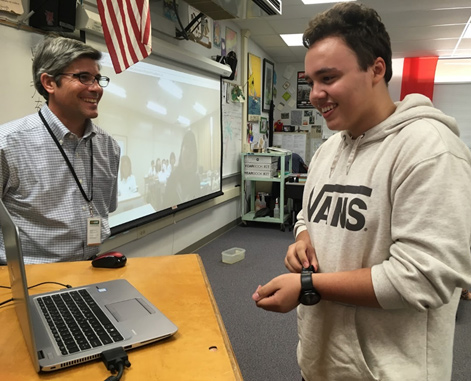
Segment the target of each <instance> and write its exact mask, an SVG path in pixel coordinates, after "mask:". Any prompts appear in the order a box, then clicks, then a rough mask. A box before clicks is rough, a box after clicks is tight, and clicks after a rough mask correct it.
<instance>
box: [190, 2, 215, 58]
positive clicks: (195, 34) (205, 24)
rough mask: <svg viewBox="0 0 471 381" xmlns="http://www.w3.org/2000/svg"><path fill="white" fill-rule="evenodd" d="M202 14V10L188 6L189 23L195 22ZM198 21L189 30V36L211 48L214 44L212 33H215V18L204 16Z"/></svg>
mask: <svg viewBox="0 0 471 381" xmlns="http://www.w3.org/2000/svg"><path fill="white" fill-rule="evenodd" d="M199 14H200V11H199V10H197V9H196V8H194V7H192V6H191V5H189V6H188V25H189V24H191V22H193V20H194V19H196V18H197V17H198V16H199ZM200 20H201V21H197V22H196V23H195V25H194V27H192V28H191V29H190V30H189V31H188V34H189V37H190V39H191V40H193V41H195V42H197V43H198V44H200V45H203V46H204V47H206V48H208V49H210V48H211V46H212V40H213V37H212V34H213V20H212V19H210V18H209V17H207V16H204V17H202V18H201V19H200Z"/></svg>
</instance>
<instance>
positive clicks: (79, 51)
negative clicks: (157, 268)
mask: <svg viewBox="0 0 471 381" xmlns="http://www.w3.org/2000/svg"><path fill="white" fill-rule="evenodd" d="M83 57H86V58H91V59H93V60H95V61H99V60H100V59H101V52H100V51H99V50H97V49H95V48H93V47H91V46H89V45H86V44H84V43H83V42H81V41H78V40H74V39H71V38H66V37H58V36H46V37H45V38H44V40H43V41H42V42H41V43H39V44H38V45H37V47H36V49H35V51H34V59H33V82H34V87H35V88H36V90H37V91H38V92H39V94H41V95H42V96H43V97H44V98H45V99H46V100H49V93H48V92H47V91H46V89H44V87H43V85H42V84H41V74H43V73H47V74H49V75H50V76H52V77H54V80H55V81H56V82H57V85H58V86H60V75H59V73H62V72H63V71H64V70H65V69H66V68H67V67H68V66H69V65H70V64H71V63H72V62H73V61H75V60H76V59H77V58H83Z"/></svg>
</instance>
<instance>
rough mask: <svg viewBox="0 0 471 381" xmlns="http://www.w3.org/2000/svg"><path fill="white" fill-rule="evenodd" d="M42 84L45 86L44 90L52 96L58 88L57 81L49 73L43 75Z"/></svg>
mask: <svg viewBox="0 0 471 381" xmlns="http://www.w3.org/2000/svg"><path fill="white" fill-rule="evenodd" d="M40 80H41V84H42V85H43V87H44V89H45V90H46V91H47V92H48V93H49V94H52V93H54V90H55V88H56V87H57V84H56V81H55V80H54V78H53V77H52V76H51V75H49V74H47V73H42V74H41V77H40Z"/></svg>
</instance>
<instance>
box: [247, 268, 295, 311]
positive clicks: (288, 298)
mask: <svg viewBox="0 0 471 381" xmlns="http://www.w3.org/2000/svg"><path fill="white" fill-rule="evenodd" d="M300 292H301V279H300V275H299V274H283V275H280V276H278V277H276V278H274V279H272V280H271V281H270V282H268V283H267V284H266V285H264V286H258V288H257V290H256V291H255V293H254V294H253V295H252V299H253V300H255V302H256V304H257V307H260V308H263V309H264V310H267V311H274V312H289V311H291V310H292V309H294V308H296V307H297V306H298V304H299V302H298V298H299V294H300Z"/></svg>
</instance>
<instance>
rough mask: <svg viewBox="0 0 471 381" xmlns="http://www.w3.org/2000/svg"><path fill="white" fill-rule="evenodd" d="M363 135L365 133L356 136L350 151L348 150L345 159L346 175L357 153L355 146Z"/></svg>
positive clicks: (356, 146)
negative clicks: (348, 154)
mask: <svg viewBox="0 0 471 381" xmlns="http://www.w3.org/2000/svg"><path fill="white" fill-rule="evenodd" d="M364 136H365V134H363V135H360V136H359V137H358V138H356V139H355V142H354V143H353V147H352V151H351V152H350V156H348V161H347V175H348V172H349V171H350V167H351V166H352V164H353V162H354V160H355V156H356V154H357V148H358V146H359V145H360V141H361V139H363V137H364Z"/></svg>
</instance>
